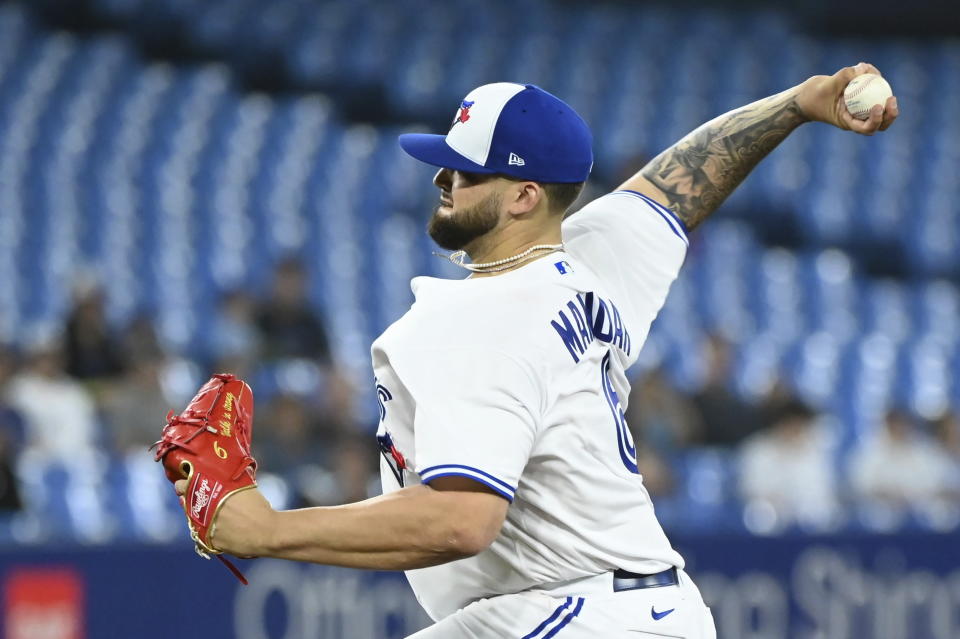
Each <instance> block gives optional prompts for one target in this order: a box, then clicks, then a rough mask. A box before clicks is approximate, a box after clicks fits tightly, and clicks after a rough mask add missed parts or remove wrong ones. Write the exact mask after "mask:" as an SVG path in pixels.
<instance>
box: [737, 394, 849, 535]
mask: <svg viewBox="0 0 960 639" xmlns="http://www.w3.org/2000/svg"><path fill="white" fill-rule="evenodd" d="M770 416H771V418H772V421H771V425H770V427H769V428H767V429H766V430H763V431H760V432H758V433H755V434H753V435H751V436H750V437H749V438H748V439H747V440H746V441H744V442H743V445H742V446H741V448H740V493H741V496H742V498H743V500H744V501H745V502H746V503H747V525H748V526H749V527H751V528H753V529H754V530H756V531H763V532H770V531H773V530H775V529H779V528H783V527H785V526H787V525H789V524H791V523H800V524H803V525H807V526H813V527H816V528H820V527H824V526H827V525H829V524H830V523H831V522H832V521H833V519H834V517H835V516H836V514H837V505H838V500H837V490H836V487H837V484H836V473H835V470H834V468H835V464H834V458H833V442H832V438H831V437H830V436H829V433H828V432H827V431H826V429H825V428H824V427H823V425H822V424H820V423H818V420H817V415H816V413H814V411H813V410H812V409H811V408H810V407H808V406H807V405H805V404H804V403H802V402H800V401H799V400H796V399H788V400H782V401H780V402H779V403H778V404H776V405H773V406H771V407H770Z"/></svg>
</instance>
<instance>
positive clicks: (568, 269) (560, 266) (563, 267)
mask: <svg viewBox="0 0 960 639" xmlns="http://www.w3.org/2000/svg"><path fill="white" fill-rule="evenodd" d="M553 265H554V266H555V267H557V270H558V271H560V275H566V274H567V273H573V267H572V266H570V262H568V261H566V260H560V261H559V262H554V263H553Z"/></svg>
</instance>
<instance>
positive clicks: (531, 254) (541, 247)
mask: <svg viewBox="0 0 960 639" xmlns="http://www.w3.org/2000/svg"><path fill="white" fill-rule="evenodd" d="M562 250H563V242H561V243H560V244H536V245H534V246H531V247H530V248H528V249H527V250H526V251H524V252H523V253H517V254H516V255H513V256H511V257H505V258H503V259H502V260H497V261H496V262H487V263H485V264H465V263H464V261H463V260H464V258H465V257H466V256H467V252H466V251H454V252H453V253H450V254H449V255H444V254H443V253H437V252H436V251H434V253H433V254H434V255H436V256H438V257H443V258H446V259H448V260H450V261H451V262H452V263H454V264H456V265H457V266H462V267H463V268H465V269H467V270H468V271H472V272H473V273H498V272H500V271H505V270H507V269H508V268H513V267H514V266H516V265H517V264H522V263H523V262H526V261H528V260H532V259H534V258H535V257H540V255H539V254H536V253H538V252H539V251H547V252H553V251H562Z"/></svg>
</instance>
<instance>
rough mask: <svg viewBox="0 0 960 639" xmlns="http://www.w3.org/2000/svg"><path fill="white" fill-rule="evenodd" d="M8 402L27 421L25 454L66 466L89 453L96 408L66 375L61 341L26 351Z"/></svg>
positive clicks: (84, 392)
mask: <svg viewBox="0 0 960 639" xmlns="http://www.w3.org/2000/svg"><path fill="white" fill-rule="evenodd" d="M7 399H8V401H9V402H10V404H11V405H12V406H13V407H14V408H16V409H17V410H19V411H20V413H21V414H22V415H23V416H24V418H25V423H26V449H25V451H24V453H25V454H31V455H36V456H38V457H40V458H41V459H49V460H55V461H64V460H70V459H76V458H78V457H80V456H83V455H85V454H88V453H90V452H92V444H93V442H94V438H95V437H96V434H97V420H96V407H95V405H94V402H93V398H92V397H91V396H90V394H89V393H88V392H87V390H86V389H85V388H84V387H83V386H82V385H81V384H80V383H79V382H77V381H75V380H74V379H72V378H70V377H68V376H67V374H66V370H65V362H64V353H63V345H62V344H61V342H60V341H59V340H55V339H48V340H45V341H42V342H38V343H36V344H33V345H32V346H31V347H30V349H29V351H28V353H27V357H26V364H25V367H24V369H23V370H22V371H21V372H19V373H18V374H16V375H15V376H14V377H13V379H12V380H11V381H10V384H9V386H8V388H7Z"/></svg>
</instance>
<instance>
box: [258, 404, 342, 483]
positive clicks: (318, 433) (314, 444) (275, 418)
mask: <svg viewBox="0 0 960 639" xmlns="http://www.w3.org/2000/svg"><path fill="white" fill-rule="evenodd" d="M257 424H262V425H263V426H262V427H260V428H258V427H257V426H254V428H255V433H256V435H255V437H254V446H255V448H256V453H255V456H256V457H257V460H258V461H259V463H260V467H261V468H263V469H265V470H267V471H270V472H276V473H282V472H283V469H285V468H290V467H293V466H298V465H303V464H326V463H327V462H328V461H329V455H330V451H331V449H332V447H333V443H334V441H336V439H337V437H338V434H339V430H340V428H339V426H338V425H336V424H332V423H323V422H321V421H319V420H318V419H316V417H315V414H314V412H313V411H311V408H310V406H308V405H307V403H306V402H305V401H304V400H303V399H301V398H300V397H299V396H297V395H293V394H280V395H277V396H276V397H274V398H273V399H272V400H271V401H270V403H269V404H267V407H266V410H264V411H263V413H262V417H261V415H258V416H257Z"/></svg>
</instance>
